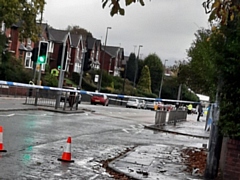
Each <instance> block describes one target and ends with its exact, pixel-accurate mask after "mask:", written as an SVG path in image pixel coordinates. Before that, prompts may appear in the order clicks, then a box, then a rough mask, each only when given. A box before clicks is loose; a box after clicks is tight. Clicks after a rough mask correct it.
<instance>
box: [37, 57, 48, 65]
mask: <svg viewBox="0 0 240 180" xmlns="http://www.w3.org/2000/svg"><path fill="white" fill-rule="evenodd" d="M37 63H38V64H45V63H46V56H39V57H38V59H37Z"/></svg>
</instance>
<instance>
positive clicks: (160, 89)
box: [158, 59, 168, 98]
mask: <svg viewBox="0 0 240 180" xmlns="http://www.w3.org/2000/svg"><path fill="white" fill-rule="evenodd" d="M167 61H168V60H167V59H165V61H164V67H163V73H162V80H161V84H160V88H159V95H158V97H159V98H161V93H162V85H163V77H164V74H165V67H166V62H167Z"/></svg>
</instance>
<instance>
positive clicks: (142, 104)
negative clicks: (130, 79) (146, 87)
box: [139, 99, 146, 109]
mask: <svg viewBox="0 0 240 180" xmlns="http://www.w3.org/2000/svg"><path fill="white" fill-rule="evenodd" d="M139 103H140V108H142V109H146V102H145V100H143V99H139Z"/></svg>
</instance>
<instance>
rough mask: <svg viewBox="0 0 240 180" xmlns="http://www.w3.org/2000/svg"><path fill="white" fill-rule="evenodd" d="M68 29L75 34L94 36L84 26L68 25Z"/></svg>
mask: <svg viewBox="0 0 240 180" xmlns="http://www.w3.org/2000/svg"><path fill="white" fill-rule="evenodd" d="M67 31H69V32H71V33H73V34H78V35H82V36H83V37H93V35H92V33H91V32H89V31H87V30H86V29H84V28H81V27H79V26H77V25H75V26H68V27H67Z"/></svg>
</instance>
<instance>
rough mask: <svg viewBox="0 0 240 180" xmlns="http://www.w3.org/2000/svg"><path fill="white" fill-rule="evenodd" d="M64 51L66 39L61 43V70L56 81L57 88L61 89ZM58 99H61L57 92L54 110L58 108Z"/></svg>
mask: <svg viewBox="0 0 240 180" xmlns="http://www.w3.org/2000/svg"><path fill="white" fill-rule="evenodd" d="M65 49H66V39H65V40H64V42H63V49H62V58H61V69H60V74H59V79H58V88H62V85H63V79H64V71H63V63H64V56H65ZM60 98H61V92H60V91H57V99H56V104H55V109H57V108H58V107H60Z"/></svg>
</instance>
